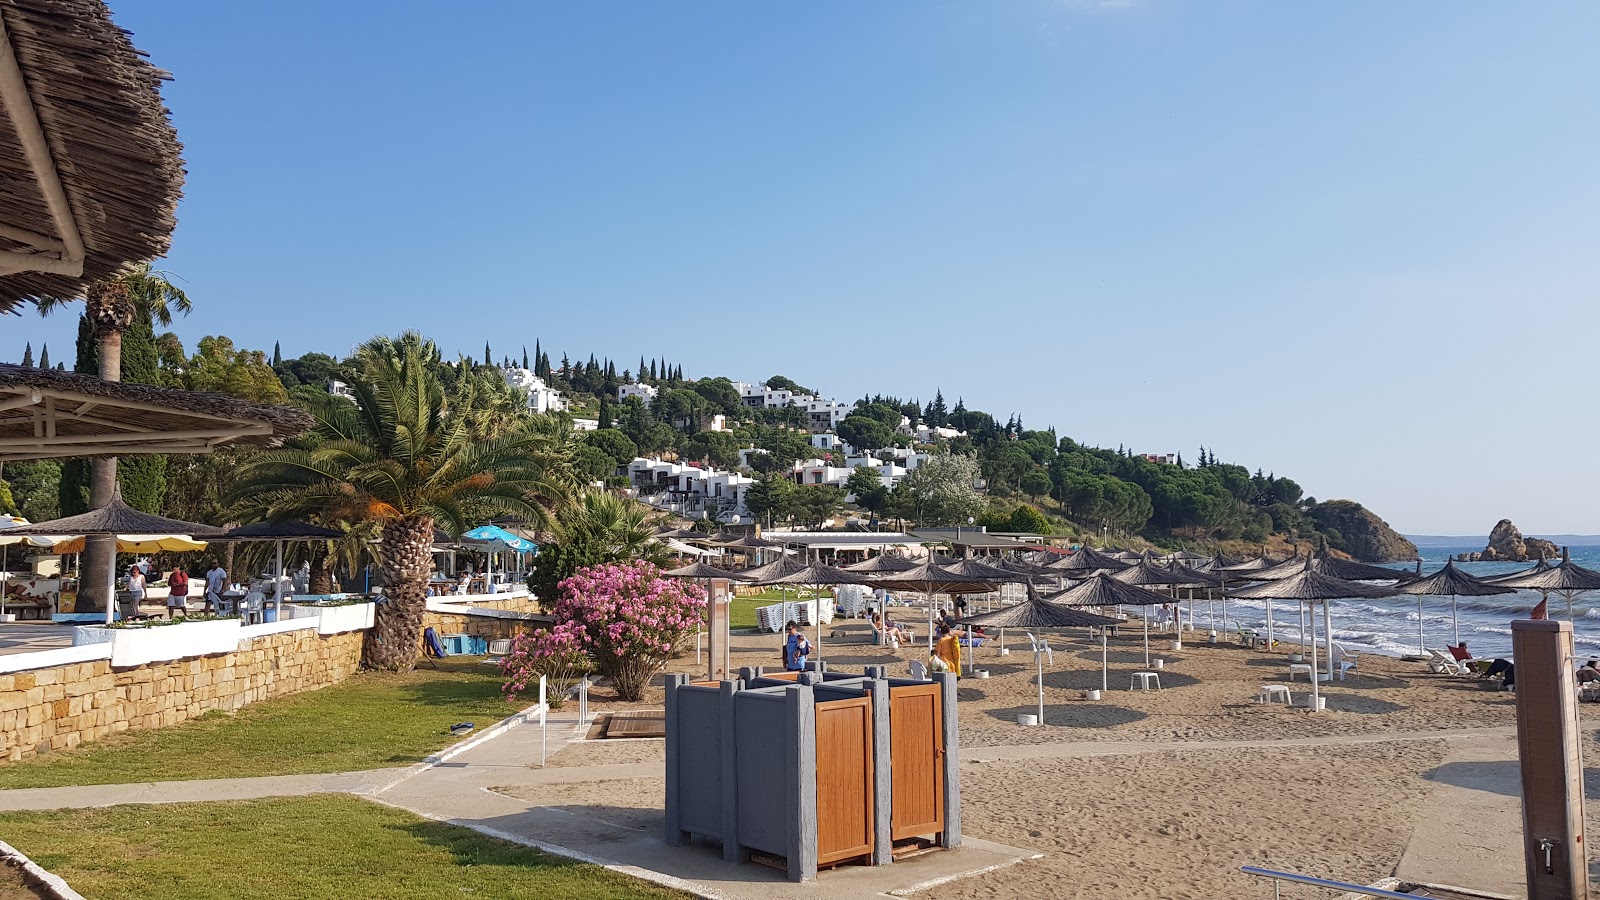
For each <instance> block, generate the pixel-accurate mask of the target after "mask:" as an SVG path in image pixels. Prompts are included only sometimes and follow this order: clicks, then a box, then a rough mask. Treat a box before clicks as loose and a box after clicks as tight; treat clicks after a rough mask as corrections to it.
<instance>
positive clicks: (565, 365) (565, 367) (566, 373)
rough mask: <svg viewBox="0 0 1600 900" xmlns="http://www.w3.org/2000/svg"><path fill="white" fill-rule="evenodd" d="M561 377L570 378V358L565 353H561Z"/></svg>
mask: <svg viewBox="0 0 1600 900" xmlns="http://www.w3.org/2000/svg"><path fill="white" fill-rule="evenodd" d="M561 377H562V378H565V379H567V380H569V381H570V380H572V360H570V359H568V358H567V355H566V354H565V353H563V354H561Z"/></svg>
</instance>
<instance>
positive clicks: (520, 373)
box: [505, 368, 570, 413]
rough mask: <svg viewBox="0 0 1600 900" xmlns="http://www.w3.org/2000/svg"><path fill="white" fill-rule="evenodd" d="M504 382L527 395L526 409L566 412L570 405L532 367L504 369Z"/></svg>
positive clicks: (539, 411) (540, 411)
mask: <svg viewBox="0 0 1600 900" xmlns="http://www.w3.org/2000/svg"><path fill="white" fill-rule="evenodd" d="M505 379H506V384H508V385H510V386H511V387H514V388H516V389H518V390H520V391H524V392H526V393H527V395H528V410H529V411H530V412H535V413H547V412H566V410H567V407H568V406H569V405H570V404H569V403H568V402H567V398H565V397H563V396H561V392H560V391H558V390H556V389H555V388H553V387H551V386H549V385H548V384H545V383H544V379H543V378H540V377H539V376H537V375H535V374H533V370H532V369H521V368H512V369H506V370H505Z"/></svg>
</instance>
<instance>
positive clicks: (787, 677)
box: [761, 672, 800, 681]
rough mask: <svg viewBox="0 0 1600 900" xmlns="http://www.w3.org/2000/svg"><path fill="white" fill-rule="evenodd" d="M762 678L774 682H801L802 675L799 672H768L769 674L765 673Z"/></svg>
mask: <svg viewBox="0 0 1600 900" xmlns="http://www.w3.org/2000/svg"><path fill="white" fill-rule="evenodd" d="M761 677H762V678H766V679H770V680H772V681H799V680H800V673H799V672H767V673H764V674H763V675H762V676H761Z"/></svg>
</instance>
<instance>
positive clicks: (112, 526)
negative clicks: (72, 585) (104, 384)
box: [6, 487, 222, 625]
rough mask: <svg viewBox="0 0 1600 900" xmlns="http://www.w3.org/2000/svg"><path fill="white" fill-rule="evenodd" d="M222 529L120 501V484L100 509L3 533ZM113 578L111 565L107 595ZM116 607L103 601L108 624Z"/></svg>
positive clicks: (201, 532) (185, 533)
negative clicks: (155, 513)
mask: <svg viewBox="0 0 1600 900" xmlns="http://www.w3.org/2000/svg"><path fill="white" fill-rule="evenodd" d="M221 531H222V529H220V528H217V527H216V526H214V525H201V524H200V523H198V522H185V521H183V520H182V519H169V518H167V517H166V516H157V515H152V514H150V513H146V512H140V511H139V510H137V509H134V508H133V507H131V506H129V505H128V504H126V503H124V502H123V501H122V488H121V487H113V488H112V492H111V500H110V501H109V502H107V503H106V505H105V506H102V507H100V508H99V509H93V510H90V511H89V512H86V513H82V514H80V515H76V516H67V517H65V518H61V519H51V520H49V521H47V522H38V523H36V524H33V525H24V526H22V527H19V528H12V529H8V530H7V532H6V534H7V535H8V536H11V535H16V536H19V537H20V536H25V535H70V536H73V537H91V536H96V537H110V536H113V535H119V534H125V535H143V536H146V537H152V538H153V537H156V536H160V535H179V536H182V537H195V536H199V537H210V536H213V535H216V534H219V533H220V532H221ZM116 578H117V568H116V566H112V567H111V569H110V572H109V578H108V579H107V585H106V596H107V597H108V598H110V597H115V595H116ZM115 608H116V604H114V603H110V602H107V603H106V624H107V625H110V624H111V622H112V621H113V618H114V612H115Z"/></svg>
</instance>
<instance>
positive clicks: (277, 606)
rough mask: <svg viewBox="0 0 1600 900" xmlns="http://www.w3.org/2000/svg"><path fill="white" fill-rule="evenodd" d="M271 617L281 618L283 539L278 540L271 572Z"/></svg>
mask: <svg viewBox="0 0 1600 900" xmlns="http://www.w3.org/2000/svg"><path fill="white" fill-rule="evenodd" d="M272 618H273V619H274V620H276V619H281V618H283V541H281V540H280V541H278V553H277V566H276V571H274V572H273V573H272Z"/></svg>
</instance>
